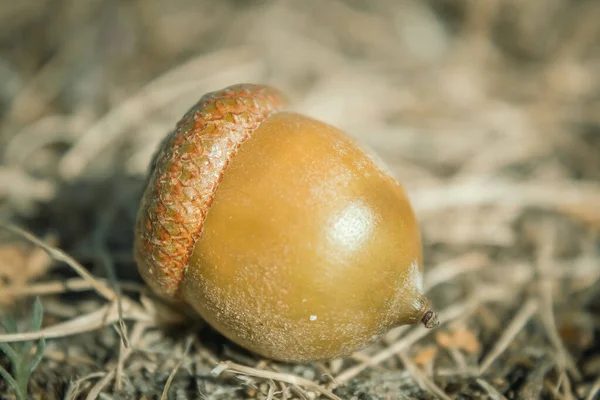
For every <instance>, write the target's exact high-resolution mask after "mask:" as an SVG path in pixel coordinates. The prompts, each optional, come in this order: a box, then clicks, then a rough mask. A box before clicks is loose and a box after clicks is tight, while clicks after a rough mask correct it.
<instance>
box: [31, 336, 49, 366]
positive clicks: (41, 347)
mask: <svg viewBox="0 0 600 400" xmlns="http://www.w3.org/2000/svg"><path fill="white" fill-rule="evenodd" d="M45 350H46V340H45V339H44V338H41V339H40V341H39V343H38V347H37V349H36V350H35V354H34V355H33V358H32V359H31V362H30V363H29V373H30V374H31V373H32V372H33V370H34V369H35V368H36V367H37V366H38V364H39V363H40V361H42V357H43V356H44V351H45Z"/></svg>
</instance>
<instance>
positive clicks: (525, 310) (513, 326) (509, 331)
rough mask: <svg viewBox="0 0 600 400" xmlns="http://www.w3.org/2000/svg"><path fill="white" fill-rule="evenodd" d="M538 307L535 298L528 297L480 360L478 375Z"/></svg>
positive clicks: (505, 346) (487, 366) (484, 370)
mask: <svg viewBox="0 0 600 400" xmlns="http://www.w3.org/2000/svg"><path fill="white" fill-rule="evenodd" d="M538 308H539V303H538V301H537V300H536V299H528V300H527V301H526V302H525V304H523V307H521V309H520V310H519V312H518V313H517V315H515V317H514V318H513V320H512V321H511V322H510V324H508V326H507V327H506V329H505V330H504V333H503V334H502V336H501V337H500V339H498V341H497V342H496V344H495V345H494V347H493V348H492V350H491V351H490V352H489V354H488V355H487V356H486V357H485V358H484V359H483V361H482V362H481V366H480V367H479V375H483V374H484V373H485V372H486V371H487V369H488V368H489V367H490V366H491V365H492V363H493V362H494V361H495V360H496V359H497V358H498V357H499V356H500V355H501V354H502V353H503V352H504V350H506V348H507V347H508V345H510V343H511V342H512V341H513V339H514V338H515V336H517V334H518V333H519V332H520V331H521V329H523V327H524V326H525V324H526V323H527V321H529V319H530V318H531V317H532V316H533V315H534V314H535V313H536V311H537V310H538Z"/></svg>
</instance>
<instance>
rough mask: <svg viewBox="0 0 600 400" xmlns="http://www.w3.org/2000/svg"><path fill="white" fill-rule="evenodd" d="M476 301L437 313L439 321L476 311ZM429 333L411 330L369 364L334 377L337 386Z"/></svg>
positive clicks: (444, 321) (459, 304)
mask: <svg viewBox="0 0 600 400" xmlns="http://www.w3.org/2000/svg"><path fill="white" fill-rule="evenodd" d="M477 304H478V301H471V302H464V303H458V304H455V305H453V306H450V307H448V308H445V309H444V310H442V311H441V312H440V313H439V319H440V320H441V321H442V323H447V322H449V321H451V320H454V319H455V318H458V317H460V316H463V315H465V314H468V313H469V312H471V311H473V310H475V309H476V307H477ZM430 332H431V331H430V330H428V329H425V328H416V329H414V330H412V331H411V332H410V333H409V334H407V335H406V336H404V337H402V338H401V339H399V340H398V341H397V342H395V343H393V344H391V345H390V346H389V347H387V348H385V349H383V350H382V351H380V352H379V353H377V354H375V355H374V356H372V357H371V358H370V361H369V362H363V363H361V364H358V365H356V366H354V367H351V368H348V369H347V370H345V371H344V372H342V373H341V374H339V375H338V376H336V378H335V380H336V382H338V383H339V384H341V385H343V384H345V383H346V382H348V381H349V380H350V379H352V378H354V377H355V376H357V375H358V374H360V373H361V372H362V371H364V370H365V369H367V368H369V367H371V366H374V365H377V364H379V363H381V362H383V361H385V360H387V359H388V358H390V357H393V356H395V355H396V354H398V353H399V352H401V351H403V350H404V349H406V348H408V347H409V346H411V345H413V344H414V343H416V342H418V341H419V340H421V339H422V338H424V337H425V336H427V335H428V334H429V333H430Z"/></svg>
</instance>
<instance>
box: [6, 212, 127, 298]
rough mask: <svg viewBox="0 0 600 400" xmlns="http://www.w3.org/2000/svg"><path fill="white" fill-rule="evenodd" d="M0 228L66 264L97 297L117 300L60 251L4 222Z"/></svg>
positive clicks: (103, 286)
mask: <svg viewBox="0 0 600 400" xmlns="http://www.w3.org/2000/svg"><path fill="white" fill-rule="evenodd" d="M0 226H2V227H3V228H4V229H6V230H8V231H10V232H13V233H15V234H17V235H20V236H22V237H23V238H25V239H27V240H28V241H30V242H31V243H34V244H35V245H37V246H40V247H41V248H42V249H44V250H46V251H47V252H48V254H49V255H50V256H51V257H52V258H54V259H55V260H57V261H62V262H64V263H66V264H67V265H68V266H70V267H71V268H72V269H73V270H74V271H75V272H77V273H78V274H79V276H81V277H82V278H83V279H85V280H86V281H88V282H89V283H90V285H92V287H93V288H94V290H95V291H96V292H97V293H98V294H99V295H101V296H102V297H104V298H105V299H106V300H108V301H111V302H112V301H113V300H115V299H116V298H117V295H116V293H115V292H114V291H113V290H112V289H110V288H108V287H106V286H105V285H103V284H102V283H100V282H98V280H97V279H96V278H95V277H94V276H93V275H92V274H90V273H89V272H88V271H87V270H86V269H85V268H84V267H83V265H81V264H79V263H78V262H77V261H75V260H74V259H73V258H72V257H71V256H69V255H68V254H66V253H64V252H63V251H61V250H59V249H57V248H54V247H52V246H49V245H47V244H46V243H44V242H43V241H41V240H40V239H38V238H37V237H35V236H34V235H32V234H31V233H29V232H27V231H25V230H24V229H21V228H19V227H17V226H14V225H11V224H6V223H4V222H0Z"/></svg>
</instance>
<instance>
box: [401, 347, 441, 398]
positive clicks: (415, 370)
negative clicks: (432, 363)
mask: <svg viewBox="0 0 600 400" xmlns="http://www.w3.org/2000/svg"><path fill="white" fill-rule="evenodd" d="M398 357H400V359H401V360H402V363H403V364H404V366H405V367H406V369H407V370H408V372H410V373H411V375H413V377H415V379H417V380H418V381H421V382H423V384H424V385H425V388H426V389H429V390H430V391H431V392H433V393H434V394H435V395H436V396H438V397H439V398H440V399H443V400H450V397H449V396H448V395H447V394H446V393H444V391H443V390H442V389H440V387H439V386H438V385H436V384H435V382H434V381H432V380H431V379H430V378H429V377H428V376H427V375H426V374H424V373H423V371H421V369H420V368H419V367H418V366H417V365H416V364H415V363H414V362H413V361H412V360H411V359H410V358H409V357H408V356H407V355H406V354H405V353H404V352H403V351H401V352H399V353H398Z"/></svg>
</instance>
